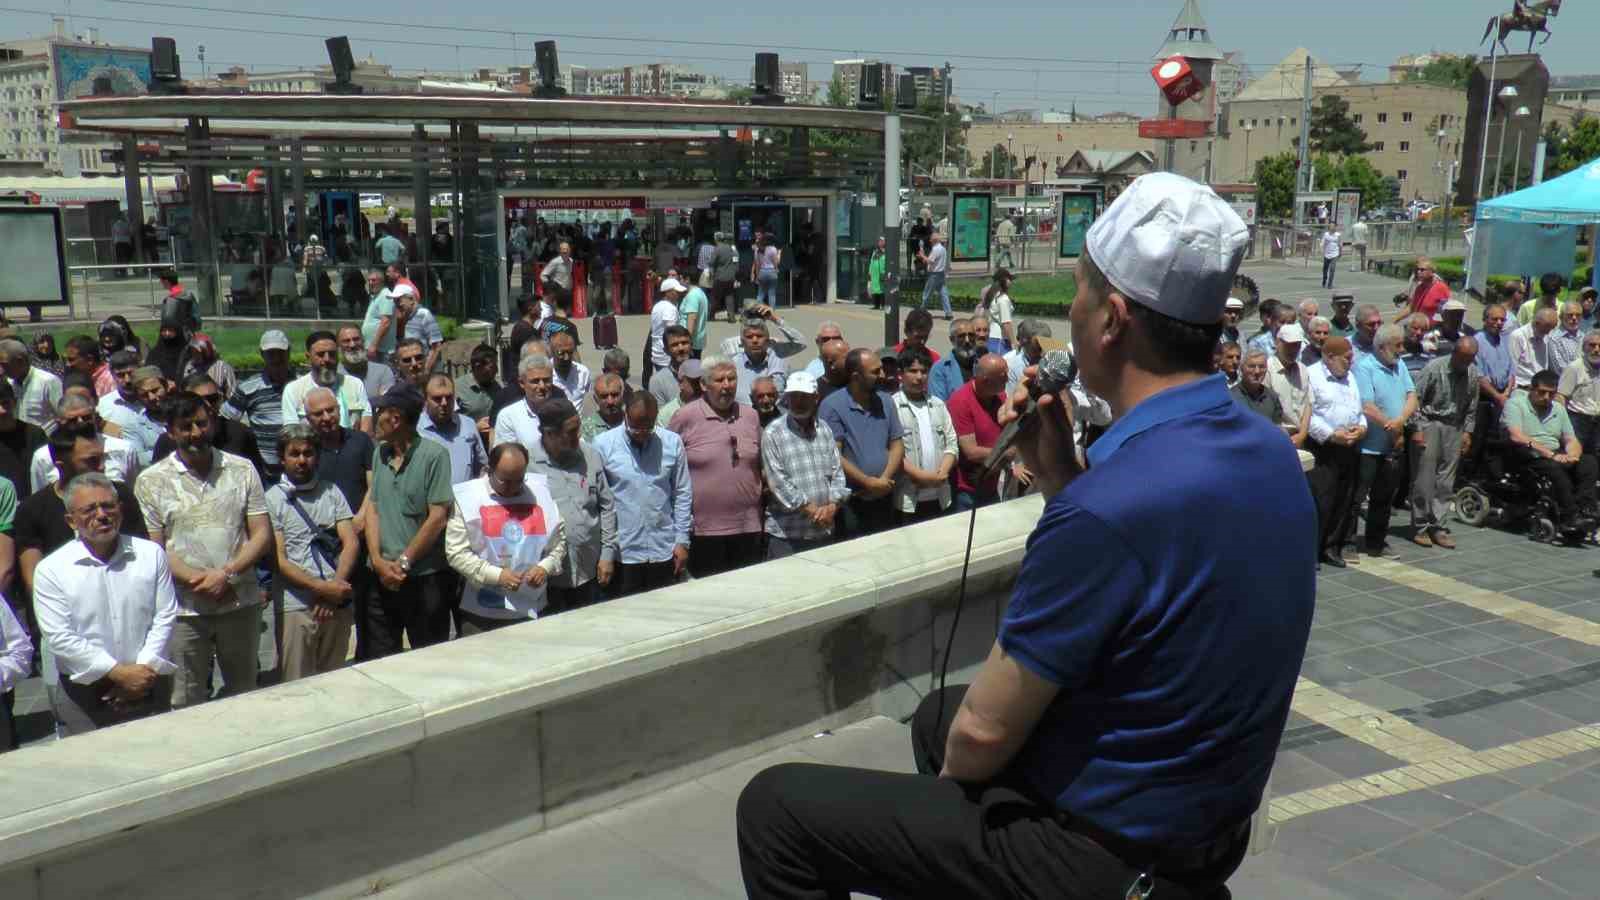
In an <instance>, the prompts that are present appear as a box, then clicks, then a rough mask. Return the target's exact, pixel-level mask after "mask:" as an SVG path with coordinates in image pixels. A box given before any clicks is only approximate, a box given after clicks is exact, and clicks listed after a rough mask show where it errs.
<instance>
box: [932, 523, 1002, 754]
mask: <svg viewBox="0 0 1600 900" xmlns="http://www.w3.org/2000/svg"><path fill="white" fill-rule="evenodd" d="M977 529H978V507H977V506H973V507H972V514H971V515H970V516H968V517H967V549H966V551H965V552H964V553H963V554H962V556H961V580H960V582H959V583H958V586H957V588H956V611H955V615H953V616H951V617H950V633H949V634H948V635H947V636H946V637H945V642H944V659H943V660H942V661H941V662H940V663H939V706H938V710H939V714H938V715H937V716H936V717H935V718H934V720H933V723H934V728H935V730H937V729H938V728H940V727H941V726H942V725H943V724H944V686H945V679H946V678H947V677H948V676H949V674H950V651H951V650H952V649H953V648H954V647H955V645H956V629H957V628H958V627H960V625H961V610H962V608H963V607H965V606H966V605H967V570H968V569H969V568H971V566H972V536H973V534H974V533H975V532H976V531H977ZM928 627H929V628H930V629H931V628H932V627H933V624H932V623H931V622H930V623H929V626H928ZM998 630H999V629H998V627H997V628H996V633H997V634H998ZM946 734H948V731H947V732H946ZM940 749H941V752H942V750H943V748H940Z"/></svg>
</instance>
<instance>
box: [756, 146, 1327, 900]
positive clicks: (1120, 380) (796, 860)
mask: <svg viewBox="0 0 1600 900" xmlns="http://www.w3.org/2000/svg"><path fill="white" fill-rule="evenodd" d="M1247 241H1248V232H1247V230H1246V228H1245V226H1244V223H1243V222H1241V221H1240V220H1239V217H1238V216H1237V215H1235V214H1234V213H1233V211H1232V210H1231V209H1230V208H1228V206H1227V205H1226V204H1224V203H1223V202H1222V201H1221V200H1220V199H1219V198H1218V197H1217V195H1216V194H1214V193H1212V192H1211V191H1210V190H1209V189H1207V188H1205V187H1203V186H1201V185H1198V184H1195V183H1194V182H1192V181H1189V180H1188V179H1185V178H1182V177H1181V176H1177V175H1172V174H1168V173H1157V174H1152V175H1146V176H1144V177H1142V178H1140V179H1138V180H1137V181H1135V182H1134V183H1133V184H1132V185H1131V186H1129V188H1128V189H1127V190H1126V191H1124V192H1123V194H1122V196H1120V197H1119V198H1117V200H1116V202H1115V203H1113V204H1112V205H1111V207H1110V208H1109V209H1107V210H1106V212H1105V214H1104V215H1103V216H1102V217H1101V218H1100V220H1099V221H1097V222H1096V223H1095V224H1094V226H1093V227H1091V228H1090V230H1089V233H1088V236H1087V238H1086V241H1085V253H1084V255H1083V256H1081V257H1080V258H1079V261H1078V272H1077V279H1078V294H1077V299H1076V301H1075V302H1074V303H1073V306H1072V311H1071V322H1072V342H1073V346H1074V349H1075V351H1076V359H1077V363H1078V368H1079V372H1080V373H1081V378H1082V382H1083V387H1084V389H1085V390H1088V391H1090V392H1093V393H1094V394H1096V395H1097V396H1099V397H1103V398H1104V399H1105V400H1106V401H1107V402H1108V403H1109V404H1110V406H1111V408H1112V410H1113V411H1114V413H1115V419H1114V421H1113V423H1112V425H1111V426H1110V427H1109V428H1108V429H1107V430H1106V432H1105V433H1104V434H1103V435H1102V436H1101V437H1100V439H1099V440H1098V441H1097V442H1096V443H1095V444H1094V446H1093V447H1092V448H1090V450H1089V454H1088V458H1089V463H1090V466H1089V468H1088V469H1087V470H1086V471H1081V472H1080V471H1079V469H1078V466H1077V464H1076V458H1077V457H1076V455H1075V451H1074V447H1073V444H1072V425H1071V422H1070V421H1069V419H1068V417H1067V414H1068V409H1069V408H1070V402H1063V399H1064V397H1065V395H1064V394H1058V395H1053V396H1051V395H1047V396H1045V397H1042V398H1040V403H1039V421H1040V427H1039V428H1038V429H1037V430H1036V431H1035V432H1034V436H1033V437H1030V438H1028V439H1025V440H1023V441H1022V442H1021V443H1020V444H1019V449H1020V450H1021V452H1022V455H1023V458H1024V460H1025V461H1026V464H1027V465H1028V467H1029V468H1030V469H1032V470H1033V471H1034V473H1035V475H1036V476H1037V478H1038V481H1039V483H1040V486H1041V489H1042V491H1043V493H1044V495H1045V496H1046V497H1049V498H1050V499H1049V500H1048V502H1047V503H1046V506H1045V510H1044V515H1043V516H1042V517H1041V518H1040V520H1039V524H1038V526H1037V527H1036V528H1035V530H1034V533H1033V535H1032V536H1031V537H1030V538H1029V540H1028V548H1027V551H1026V553H1025V555H1024V557H1023V561H1022V568H1021V571H1020V572H1019V573H1018V577H1017V584H1016V588H1015V592H1014V594H1013V596H1012V599H1011V604H1010V606H1009V607H1008V609H1007V611H1006V615H1005V619H1004V623H1003V624H1002V626H1001V629H1000V638H999V640H998V641H997V642H996V644H995V646H994V647H993V649H991V651H990V653H989V657H988V659H987V660H986V661H985V662H984V664H983V666H982V668H981V669H980V671H979V673H978V676H977V678H976V680H975V681H974V682H973V683H972V684H971V685H970V686H968V687H952V688H950V689H949V690H948V691H944V692H935V693H933V694H931V695H930V696H929V697H927V698H926V699H925V700H924V701H923V703H922V705H921V707H920V708H919V709H918V710H917V713H916V716H915V719H914V723H913V727H912V743H913V748H914V752H915V755H916V760H917V767H918V769H919V770H920V772H921V774H919V775H897V774H892V773H887V772H870V771H865V770H855V769H847V768H839V767H828V766H809V765H783V766H777V767H774V768H771V769H768V770H767V771H765V772H763V773H761V774H760V775H758V776H756V778H755V779H754V780H752V781H751V783H750V784H749V786H747V787H746V788H745V791H744V793H743V795H742V796H741V797H740V799H739V809H738V836H739V852H740V862H741V865H742V868H743V873H744V882H745V889H746V891H747V893H748V894H749V896H751V897H753V898H778V897H824V896H826V897H833V896H839V897H842V896H845V895H846V893H847V892H849V891H861V892H864V893H870V894H873V895H877V896H886V897H934V896H937V897H977V898H988V897H993V898H999V897H1017V896H1029V897H1112V898H1122V897H1132V896H1139V897H1143V896H1153V897H1155V898H1157V900H1160V898H1162V897H1172V898H1206V897H1210V896H1212V895H1213V893H1214V892H1215V890H1216V888H1217V887H1218V886H1219V885H1221V884H1222V883H1223V882H1225V881H1226V879H1227V878H1228V876H1229V875H1231V874H1232V873H1233V871H1234V869H1235V868H1237V866H1238V864H1239V862H1240V861H1241V860H1242V859H1243V857H1244V853H1245V849H1246V846H1247V843H1248V833H1249V820H1250V816H1251V814H1252V812H1253V811H1254V810H1255V809H1256V807H1257V806H1258V805H1259V804H1260V802H1261V795H1262V791H1263V789H1264V788H1265V787H1266V783H1267V774H1268V772H1269V770H1270V769H1271V767H1272V761H1273V756H1274V754H1275V752H1276V750H1277V746H1278V741H1279V739H1280V738H1281V737H1282V734H1283V727H1284V723H1285V721H1286V720H1287V717H1288V714H1289V703H1290V700H1291V698H1292V696H1293V693H1294V685H1295V680H1296V678H1297V677H1298V674H1299V670H1300V663H1301V660H1302V657H1303V656H1304V652H1305V645H1306V638H1307V636H1308V634H1309V632H1310V628H1311V611H1312V605H1313V599H1314V595H1315V565H1316V552H1317V522H1316V510H1315V506H1314V504H1313V502H1312V499H1311V494H1310V491H1309V490H1308V489H1307V487H1306V479H1305V476H1304V475H1303V474H1302V473H1301V471H1300V465H1299V461H1298V459H1297V457H1296V454H1295V452H1294V448H1293V446H1292V445H1291V444H1290V443H1289V441H1288V440H1287V438H1285V437H1284V434H1283V432H1282V430H1281V429H1279V428H1277V427H1276V426H1275V425H1273V424H1272V423H1270V422H1267V421H1265V420H1264V419H1262V418H1261V417H1260V416H1257V415H1255V414H1253V413H1251V412H1250V411H1249V410H1246V409H1244V408H1242V407H1240V406H1238V405H1237V404H1234V403H1232V401H1231V400H1230V399H1229V396H1228V392H1227V387H1226V383H1225V381H1224V379H1223V377H1222V376H1221V375H1215V374H1208V370H1209V369H1210V362H1211V351H1212V348H1213V347H1214V346H1215V344H1216V341H1217V334H1218V332H1219V330H1220V328H1221V319H1222V310H1223V304H1224V302H1225V301H1226V300H1227V297H1228V291H1229V288H1230V287H1231V286H1232V284H1233V277H1234V275H1235V273H1236V272H1237V270H1238V266H1239V260H1240V259H1241V258H1242V256H1243V254H1244V247H1245V244H1246V242H1247ZM1029 380H1030V381H1031V378H1030V379H1029ZM1015 399H1017V400H1019V401H1020V400H1022V399H1024V398H1022V397H1021V396H1020V395H1019V397H1017V398H1015ZM1174 447H1181V448H1183V449H1182V452H1180V453H1174V452H1173V448H1174ZM1240 467H1243V471H1241V470H1240ZM1224 469H1225V470H1228V471H1231V472H1238V473H1239V474H1241V475H1243V476H1244V477H1245V478H1248V479H1249V481H1250V483H1251V484H1252V485H1254V486H1256V488H1257V489H1256V490H1250V491H1238V490H1235V489H1234V488H1233V487H1232V484H1233V482H1231V481H1230V482H1227V483H1224V482H1223V481H1219V480H1218V479H1217V478H1216V477H1215V473H1216V472H1218V471H1222V470H1224ZM1197 511H1203V515H1204V516H1205V518H1206V520H1207V521H1218V522H1237V521H1248V522H1250V523H1252V530H1251V533H1252V535H1253V536H1252V539H1251V540H1250V541H1248V542H1240V541H1238V540H1236V539H1235V538H1234V536H1233V535H1232V534H1231V533H1229V532H1228V531H1227V529H1218V528H1212V527H1208V526H1207V521H1197V520H1196V514H1197ZM1263 542H1264V543H1263ZM1267 601H1270V602H1267ZM934 775H937V776H938V777H937V778H934V777H932V776H934ZM1135 888H1137V890H1134V889H1135Z"/></svg>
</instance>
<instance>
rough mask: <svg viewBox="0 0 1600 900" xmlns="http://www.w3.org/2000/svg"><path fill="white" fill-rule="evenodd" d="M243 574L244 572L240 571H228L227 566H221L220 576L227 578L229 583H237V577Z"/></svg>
mask: <svg viewBox="0 0 1600 900" xmlns="http://www.w3.org/2000/svg"><path fill="white" fill-rule="evenodd" d="M243 574H244V573H242V572H229V571H228V567H227V566H223V567H222V577H224V578H226V579H227V580H228V583H229V584H232V585H236V584H238V583H239V578H240V576H242V575H243Z"/></svg>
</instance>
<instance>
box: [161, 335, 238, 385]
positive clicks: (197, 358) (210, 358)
mask: <svg viewBox="0 0 1600 900" xmlns="http://www.w3.org/2000/svg"><path fill="white" fill-rule="evenodd" d="M178 375H179V377H178V378H177V379H175V380H176V381H177V382H178V386H179V387H180V388H181V387H182V386H183V383H184V382H185V381H187V380H188V379H189V376H191V375H208V376H210V377H211V380H212V381H215V382H216V383H217V389H218V391H220V392H221V394H222V396H223V397H232V396H233V390H234V388H236V387H238V386H239V376H238V375H237V374H236V373H235V372H234V371H233V366H231V365H229V364H228V361H227V360H225V359H222V358H221V357H219V356H217V345H216V344H215V343H213V342H212V340H211V336H210V335H207V334H205V333H204V332H196V333H195V334H194V336H193V337H191V338H189V345H188V347H187V348H186V349H185V350H184V355H183V362H182V364H181V365H180V366H179V369H178Z"/></svg>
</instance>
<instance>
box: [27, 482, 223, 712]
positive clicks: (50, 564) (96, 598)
mask: <svg viewBox="0 0 1600 900" xmlns="http://www.w3.org/2000/svg"><path fill="white" fill-rule="evenodd" d="M64 500H65V507H66V510H67V517H68V520H69V521H70V522H71V523H72V527H73V528H74V529H75V530H76V531H77V535H78V540H76V541H72V542H69V543H67V544H66V545H64V546H62V547H61V548H59V549H57V550H56V551H55V552H53V553H51V554H50V555H49V556H48V557H46V558H45V559H44V561H43V562H41V563H40V564H39V566H38V569H37V570H35V573H34V574H35V581H34V603H35V609H36V610H37V613H38V616H39V627H40V631H41V632H42V633H43V635H44V640H45V644H46V646H47V647H48V648H49V649H50V653H51V655H52V657H53V658H54V660H55V663H56V667H57V671H58V672H59V673H60V674H59V676H58V679H57V684H56V685H55V687H57V688H58V690H56V691H54V692H52V695H51V702H52V708H53V710H54V712H55V715H56V722H57V725H58V727H59V729H60V731H61V732H62V733H63V734H67V735H73V734H81V733H83V732H86V731H93V730H95V729H96V728H103V727H105V726H107V725H115V724H117V723H119V722H126V721H129V720H131V719H137V718H142V717H144V716H148V715H150V714H152V713H156V712H160V711H161V710H163V709H165V707H166V705H167V698H166V694H167V693H168V690H167V688H166V686H165V685H163V684H160V683H158V680H159V679H161V678H162V676H167V675H170V674H171V673H172V672H173V671H174V670H175V669H176V668H177V667H176V666H175V665H174V664H173V662H172V658H173V649H172V648H169V647H168V640H169V638H170V637H171V636H172V633H173V627H174V625H175V623H176V620H177V617H178V599H177V592H176V590H175V589H174V586H173V580H172V571H171V569H170V568H169V567H168V562H167V556H166V554H165V553H163V552H162V550H161V547H159V546H157V545H156V544H155V543H152V542H151V541H147V540H143V539H140V538H133V537H128V536H126V535H124V534H122V503H121V500H120V498H119V496H118V493H117V490H116V487H115V485H113V484H112V483H111V481H110V480H109V479H107V478H106V477H105V476H104V475H101V474H99V473H95V472H91V473H88V474H83V475H78V476H77V477H75V478H73V479H72V481H71V482H70V483H69V484H68V485H67V489H66V492H65V495H64ZM207 659H208V660H209V656H208V657H207ZM169 680H170V679H169Z"/></svg>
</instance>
